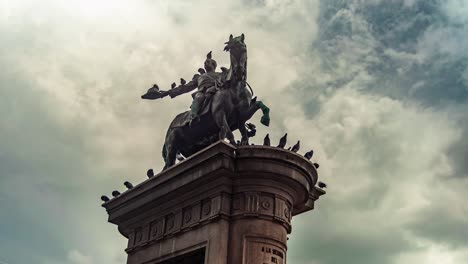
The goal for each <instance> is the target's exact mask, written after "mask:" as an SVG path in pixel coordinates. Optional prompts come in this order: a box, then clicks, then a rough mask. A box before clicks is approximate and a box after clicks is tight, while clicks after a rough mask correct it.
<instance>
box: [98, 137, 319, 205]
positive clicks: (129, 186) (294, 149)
mask: <svg viewBox="0 0 468 264" xmlns="http://www.w3.org/2000/svg"><path fill="white" fill-rule="evenodd" d="M287 142H288V133H286V134H284V136H283V137H281V138H280V140H279V143H278V146H276V147H277V148H282V149H284V147H285V146H286V143H287ZM263 145H264V146H271V141H270V135H269V134H266V136H265V138H264V139H263ZM300 148H301V142H300V140H298V141H297V143H296V144H294V145H293V146H291V147H289V148H287V149H286V150H289V151H292V152H294V153H296V152H298V151H299V149H300ZM313 155H314V151H313V150H310V151H308V152H306V153H305V154H304V157H305V158H306V159H308V160H310V159H311V158H312V156H313ZM177 159H178V160H183V159H185V158H184V157H183V156H182V157H180V158H179V156H178V157H177ZM313 165H314V167H315V168H316V169H318V168H319V164H318V163H313ZM146 176H148V178H152V177H154V171H153V169H149V170H148V171H147V172H146ZM124 185H125V187H127V189H128V190H130V189H132V188H133V185H132V184H131V183H130V182H128V181H126V182H124ZM317 186H318V187H319V188H321V189H324V188H326V187H327V184H325V183H323V182H321V181H319V182H318V183H317ZM119 195H120V192H119V191H113V192H112V196H113V197H117V196H119ZM101 200H102V201H103V202H108V201H109V200H110V199H109V197H107V196H105V195H103V196H101Z"/></svg>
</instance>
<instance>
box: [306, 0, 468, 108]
mask: <svg viewBox="0 0 468 264" xmlns="http://www.w3.org/2000/svg"><path fill="white" fill-rule="evenodd" d="M406 2H409V1H368V2H363V1H321V9H320V16H319V19H318V23H319V34H318V39H317V40H316V41H315V42H314V43H313V45H312V50H311V52H312V55H314V56H319V57H320V58H321V60H322V65H321V67H322V69H323V70H324V71H325V72H330V73H331V74H333V75H335V78H334V79H333V80H330V81H329V82H326V83H324V84H318V85H315V86H314V87H313V88H314V89H317V88H319V89H322V90H325V89H339V88H340V87H343V86H345V85H346V84H348V83H350V82H352V81H353V80H354V79H355V78H356V75H357V74H358V73H359V71H366V72H367V73H368V74H370V75H371V76H372V78H373V80H372V81H370V82H366V83H360V89H362V90H365V91H367V92H369V93H374V94H380V95H384V96H390V97H392V98H395V99H398V100H408V99H411V100H415V101H418V102H421V103H423V104H425V105H426V106H441V105H445V104H447V103H451V102H457V103H461V102H465V101H466V100H467V98H468V82H467V81H466V77H464V76H466V72H467V69H468V68H467V67H468V51H467V49H466V48H465V47H464V45H463V44H462V43H466V42H467V41H468V38H467V37H466V36H467V35H468V34H467V33H468V31H467V30H468V28H467V27H466V26H465V25H463V24H461V23H460V22H459V21H458V20H456V19H455V18H453V17H451V16H450V13H447V12H445V11H444V9H443V8H444V6H445V5H446V3H445V2H444V1H413V2H414V3H411V4H407V3H406ZM350 52H355V53H357V54H358V55H356V56H350V54H349V53H350ZM343 62H344V63H346V64H349V68H347V69H345V70H344V71H339V70H338V71H337V69H339V68H340V66H339V64H340V63H343Z"/></svg>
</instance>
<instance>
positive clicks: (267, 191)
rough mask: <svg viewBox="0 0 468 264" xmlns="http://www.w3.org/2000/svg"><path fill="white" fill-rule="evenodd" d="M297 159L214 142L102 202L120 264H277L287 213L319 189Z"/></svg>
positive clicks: (308, 206) (304, 205) (309, 204)
mask: <svg viewBox="0 0 468 264" xmlns="http://www.w3.org/2000/svg"><path fill="white" fill-rule="evenodd" d="M316 182H317V171H316V169H315V167H314V166H313V165H312V163H311V162H310V161H308V160H307V159H305V158H303V157H302V156H300V155H298V154H296V153H292V152H290V151H286V150H283V149H278V148H274V147H264V146H232V145H230V144H227V143H225V142H224V141H219V142H217V143H216V144H213V145H211V146H210V147H208V148H206V149H204V150H202V151H200V152H199V153H197V154H195V155H193V156H192V157H190V158H189V159H187V160H184V161H182V162H180V163H179V164H177V165H175V166H173V167H171V168H170V169H168V170H165V171H163V172H162V173H160V174H158V175H156V176H154V177H153V178H151V179H148V180H146V181H145V182H143V183H141V184H139V185H138V186H135V187H134V188H133V189H131V190H129V191H127V192H125V193H123V194H122V195H120V196H119V197H117V198H114V199H112V200H111V201H109V202H107V203H105V204H104V205H103V206H104V207H105V208H106V209H107V212H108V213H109V222H111V223H114V224H116V225H118V228H119V231H120V233H122V235H124V236H125V237H127V238H128V247H127V249H126V252H127V253H128V260H127V263H129V264H137V263H138V264H140V263H165V264H166V263H191V264H198V263H200V264H201V263H208V264H225V263H228V264H239V263H246V264H247V263H249V264H259V263H261V264H263V263H285V261H286V241H287V234H289V233H290V232H291V218H292V216H294V215H297V214H300V213H303V212H306V211H309V210H312V209H313V208H314V202H315V201H316V200H317V199H318V198H319V196H320V195H322V194H324V193H325V192H324V191H323V190H321V189H319V188H317V187H315V183H316Z"/></svg>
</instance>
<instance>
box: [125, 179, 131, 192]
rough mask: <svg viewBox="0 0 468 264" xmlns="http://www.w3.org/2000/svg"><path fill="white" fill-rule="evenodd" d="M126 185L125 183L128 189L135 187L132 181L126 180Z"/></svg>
mask: <svg viewBox="0 0 468 264" xmlns="http://www.w3.org/2000/svg"><path fill="white" fill-rule="evenodd" d="M124 185H125V187H127V189H129V190H130V189H132V188H133V184H131V183H130V182H128V181H126V182H124Z"/></svg>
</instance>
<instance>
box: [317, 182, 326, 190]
mask: <svg viewBox="0 0 468 264" xmlns="http://www.w3.org/2000/svg"><path fill="white" fill-rule="evenodd" d="M318 187H320V188H322V189H324V188H327V184H326V183H324V182H321V181H319V182H318Z"/></svg>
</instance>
